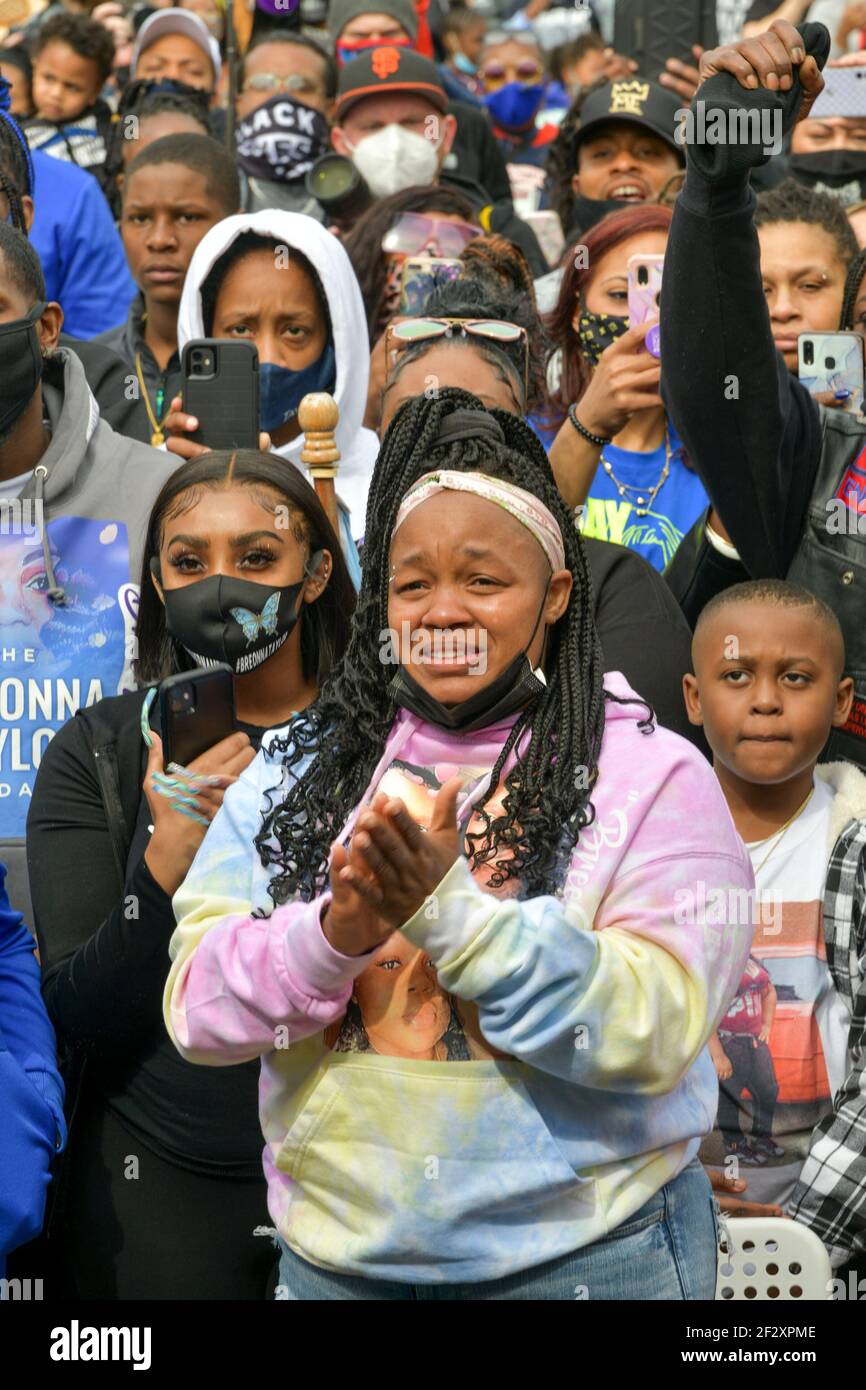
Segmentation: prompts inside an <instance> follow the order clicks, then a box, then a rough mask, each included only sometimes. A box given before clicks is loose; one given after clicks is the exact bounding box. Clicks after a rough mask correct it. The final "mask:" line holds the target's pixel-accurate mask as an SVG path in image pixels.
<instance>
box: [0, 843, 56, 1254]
mask: <svg viewBox="0 0 866 1390" xmlns="http://www.w3.org/2000/svg"><path fill="white" fill-rule="evenodd" d="M5 880H6V868H5V866H4V865H3V864H0V1117H2V1118H0V1277H2V1276H3V1274H4V1272H5V1268H6V1256H7V1255H8V1254H9V1252H10V1251H11V1250H14V1249H15V1248H16V1246H18V1245H23V1244H24V1243H25V1242H26V1241H28V1240H32V1239H33V1238H34V1236H37V1235H38V1234H39V1232H40V1231H41V1229H42V1221H43V1217H44V1215H45V1197H46V1193H47V1191H48V1184H49V1182H50V1181H51V1160H52V1158H53V1157H54V1154H55V1153H56V1152H57V1151H58V1150H59V1149H61V1148H62V1147H63V1145H64V1144H65V1143H66V1122H65V1120H64V1118H63V1082H62V1081H61V1079H60V1072H59V1071H58V1069H57V1061H56V1056H55V1040H54V1029H53V1028H52V1026H51V1024H50V1022H49V1020H48V1014H47V1013H46V1012H45V1005H44V1004H43V1002H42V992H41V989H40V971H39V965H38V963H37V960H36V957H35V955H34V954H33V952H34V947H35V942H34V940H33V938H32V936H31V935H30V933H29V931H28V930H27V928H26V927H25V925H24V921H23V918H22V916H21V913H20V912H14V911H13V910H12V908H11V907H10V905H9V898H8V895H7V893H6V886H5Z"/></svg>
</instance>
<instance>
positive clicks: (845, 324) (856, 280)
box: [839, 250, 866, 330]
mask: <svg viewBox="0 0 866 1390" xmlns="http://www.w3.org/2000/svg"><path fill="white" fill-rule="evenodd" d="M864 275H866V250H864V251H858V252H857V255H856V256H855V257H854V259H853V261H852V262H851V264H850V265H849V267H848V274H847V276H846V277H845V291H844V293H843V295H842V312H841V313H840V315H839V327H840V329H842V330H847V329H850V328H853V327H854V310H855V308H856V306H857V300H858V298H859V295H860V284H861V281H862V279H863V276H864Z"/></svg>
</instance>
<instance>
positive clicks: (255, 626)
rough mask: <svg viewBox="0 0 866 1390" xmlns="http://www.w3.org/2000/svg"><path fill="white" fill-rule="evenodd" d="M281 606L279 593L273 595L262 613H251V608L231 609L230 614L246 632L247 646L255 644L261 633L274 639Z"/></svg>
mask: <svg viewBox="0 0 866 1390" xmlns="http://www.w3.org/2000/svg"><path fill="white" fill-rule="evenodd" d="M279 606H280V596H279V594H278V593H276V594H271V596H270V598H269V599H268V601H267V603H266V604H265V606H264V608H263V609H262V611H261V613H251V612H250V610H249V608H230V609H229V612H230V613H231V615H232V617H233V618H234V620H235V622H236V623H239V624H240V626H241V627H242V628H243V630H244V637H246V639H247V646H249V645H250V644H251V643H252V642H255V640H256V638H257V637H258V635H259V633H260V632H263V633H264V634H265V636H266V637H273V636H274V634H275V633H276V630H277V609H278V608H279Z"/></svg>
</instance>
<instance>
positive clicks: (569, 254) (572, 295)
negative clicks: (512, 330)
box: [545, 203, 673, 420]
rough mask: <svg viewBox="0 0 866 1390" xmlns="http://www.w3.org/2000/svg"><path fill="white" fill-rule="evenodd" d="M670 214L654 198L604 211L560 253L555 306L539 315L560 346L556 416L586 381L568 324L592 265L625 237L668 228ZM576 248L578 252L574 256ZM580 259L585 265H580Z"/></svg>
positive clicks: (576, 398)
mask: <svg viewBox="0 0 866 1390" xmlns="http://www.w3.org/2000/svg"><path fill="white" fill-rule="evenodd" d="M672 217H673V213H672V212H671V209H670V208H665V207H661V205H660V204H658V203H641V204H640V205H639V206H638V207H626V208H623V209H622V211H621V212H611V213H608V215H607V217H603V218H602V219H601V221H600V222H596V224H595V226H594V227H590V229H589V231H588V232H587V233H586V235H585V236H584V237H583V240H582V241H581V242H572V244H571V246H570V247H569V248H568V250H567V251H566V252H565V255H564V256H563V260H564V262H565V273H564V275H563V277H562V284H561V285H560V287H559V298H558V299H557V301H556V308H555V309H553V310H552V311H551V313H550V314H548V315H547V318H546V320H545V322H546V325H547V329H548V332H549V334H550V337H551V339H552V340H553V343H554V346H555V347H558V348H561V349H562V378H561V380H560V384H559V390H558V391H557V392H556V393H555V394H554V395H553V396H552V397H551V401H552V403H553V406H554V408H555V409H556V411H557V412H558V414H559V417H560V420H561V419H563V418H564V417H565V413H566V411H567V410H568V407H569V406H570V405H571V404H572V402H577V401H579V400H580V398H581V396H582V395H583V393H584V391H585V390H586V388H587V386H588V384H589V378H590V376H591V374H592V368H591V367H590V366H589V364H588V363H587V361H586V359H585V358H584V356H583V354H582V352H581V349H580V342H579V340H578V337H577V334H576V332H575V331H574V329H573V328H572V326H571V321H572V319H573V318H574V314H575V307H576V305H577V302H578V299H582V298H583V297H584V296H585V294H586V291H587V288H588V287H589V285H590V284H591V283H592V278H593V276H594V275H595V267H596V266H597V265H598V263H599V261H600V260H601V258H602V256H606V255H607V253H608V251H612V250H613V248H614V247H615V246H619V245H620V243H621V242H623V241H628V240H629V238H630V237H633V236H640V235H641V234H642V233H643V232H667V231H669V230H670V225H671V218H672ZM578 248H581V249H582V250H583V252H584V254H583V255H581V256H580V258H579V260H580V264H578V263H577V262H578V256H577V255H576V252H577V250H578ZM584 263H585V264H584Z"/></svg>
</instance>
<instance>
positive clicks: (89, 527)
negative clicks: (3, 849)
mask: <svg viewBox="0 0 866 1390" xmlns="http://www.w3.org/2000/svg"><path fill="white" fill-rule="evenodd" d="M23 529H24V530H28V531H30V532H31V534H27V535H15V536H11V535H3V536H0V837H4V838H5V837H10V838H11V837H15V836H21V835H23V834H24V831H25V825H26V820H27V812H28V810H29V808H30V797H31V795H32V793H33V782H34V780H35V777H36V771H37V768H38V767H39V762H40V759H41V757H42V754H43V753H44V751H45V747H46V745H47V743H48V742H49V740H50V739H51V738H52V737H53V735H54V734H55V733H56V732H57V730H58V729H59V728H60V727H61V725H62V724H65V722H66V720H67V719H69V718H71V716H72V715H73V714H74V713H75V711H76V710H77V709H79V708H82V707H84V706H86V705H92V704H94V703H95V702H96V701H97V700H101V699H102V698H103V696H106V695H118V694H121V693H122V692H123V691H125V690H132V689H134V682H133V680H132V673H131V665H130V663H131V658H132V651H133V648H132V642H133V631H134V624H135V619H136V615H137V611H138V585H137V584H131V583H130V582H129V545H128V540H127V534H126V527H125V526H124V525H123V524H122V523H119V522H115V521H102V520H100V521H91V520H87V519H85V518H83V517H77V516H63V517H57V518H56V519H54V520H50V521H49V522H48V523H47V524H46V526H45V535H46V539H47V544H48V549H49V555H50V558H51V564H52V567H53V570H54V578H55V582H56V583H57V584H59V585H60V586H61V587H62V588H63V590H64V593H65V595H66V602H65V603H63V604H57V603H54V602H52V600H51V599H50V598H49V597H48V592H47V591H48V588H49V586H50V578H49V574H48V568H47V566H46V562H45V550H44V545H43V540H42V536H41V534H40V531H41V528H39V527H37V526H35V525H34V526H33V527H32V528H31V527H24V528H23Z"/></svg>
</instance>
